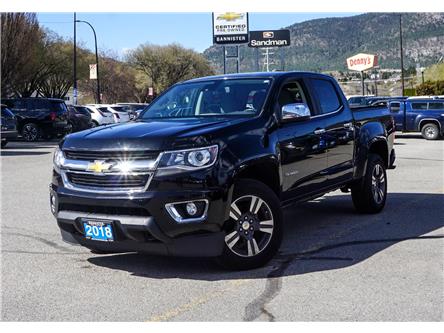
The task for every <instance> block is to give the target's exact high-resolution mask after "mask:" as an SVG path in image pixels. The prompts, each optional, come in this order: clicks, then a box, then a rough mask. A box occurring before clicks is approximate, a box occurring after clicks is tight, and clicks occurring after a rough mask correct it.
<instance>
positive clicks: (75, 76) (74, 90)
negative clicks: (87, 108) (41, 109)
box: [72, 13, 77, 105]
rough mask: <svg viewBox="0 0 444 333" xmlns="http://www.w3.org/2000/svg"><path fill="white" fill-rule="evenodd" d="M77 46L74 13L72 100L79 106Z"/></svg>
mask: <svg viewBox="0 0 444 333" xmlns="http://www.w3.org/2000/svg"><path fill="white" fill-rule="evenodd" d="M76 51H77V46H76V13H74V52H73V63H74V70H73V73H74V82H73V92H72V99H73V104H74V105H76V104H77V54H76Z"/></svg>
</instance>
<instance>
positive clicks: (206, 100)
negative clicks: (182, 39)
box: [140, 79, 271, 119]
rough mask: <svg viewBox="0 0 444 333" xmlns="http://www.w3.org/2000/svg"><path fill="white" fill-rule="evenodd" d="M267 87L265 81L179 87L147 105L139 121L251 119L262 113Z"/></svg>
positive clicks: (198, 84)
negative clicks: (201, 118)
mask: <svg viewBox="0 0 444 333" xmlns="http://www.w3.org/2000/svg"><path fill="white" fill-rule="evenodd" d="M270 85H271V81H270V80H269V79H237V80H215V81H204V82H196V83H185V84H179V85H177V86H174V87H173V88H171V89H170V90H168V91H167V92H166V93H165V94H163V95H162V96H160V97H159V98H158V99H157V100H155V101H154V102H153V103H152V104H150V105H149V106H148V107H147V108H146V109H145V110H144V112H143V113H142V114H141V116H140V118H141V119H155V118H194V117H229V116H254V115H256V114H258V113H259V112H260V110H261V109H262V107H263V104H264V102H265V98H266V96H267V93H268V90H269V88H270Z"/></svg>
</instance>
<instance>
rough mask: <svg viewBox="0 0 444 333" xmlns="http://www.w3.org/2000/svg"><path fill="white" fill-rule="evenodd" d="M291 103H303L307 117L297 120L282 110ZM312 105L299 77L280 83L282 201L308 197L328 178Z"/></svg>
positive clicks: (318, 121)
mask: <svg viewBox="0 0 444 333" xmlns="http://www.w3.org/2000/svg"><path fill="white" fill-rule="evenodd" d="M291 104H299V105H300V104H304V105H305V106H306V107H307V108H308V109H309V110H310V116H309V117H304V118H300V119H298V117H296V116H294V115H293V116H292V115H288V114H286V113H282V109H283V108H284V106H286V105H287V106H289V105H291ZM313 106H314V103H313V102H312V101H311V99H310V97H309V95H308V93H307V89H306V86H305V83H304V81H303V80H302V79H300V80H297V79H296V80H289V81H286V82H284V83H283V84H282V86H281V88H280V92H279V95H278V98H277V101H276V108H277V109H278V112H279V113H280V128H279V130H278V137H279V147H280V158H281V168H282V177H283V188H282V192H283V199H284V200H291V199H294V198H302V197H308V196H309V195H310V194H311V193H315V192H319V191H320V190H321V189H322V188H323V187H325V184H326V181H327V177H326V174H325V172H326V169H327V146H326V141H325V139H324V135H325V134H324V132H323V131H322V129H323V128H324V123H323V122H324V121H323V120H322V119H320V118H318V117H317V116H316V112H315V109H314V107H313ZM285 109H288V107H287V108H285Z"/></svg>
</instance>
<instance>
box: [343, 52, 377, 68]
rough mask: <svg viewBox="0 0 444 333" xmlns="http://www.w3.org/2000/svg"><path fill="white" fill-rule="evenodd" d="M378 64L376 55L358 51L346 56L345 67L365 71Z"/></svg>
mask: <svg viewBox="0 0 444 333" xmlns="http://www.w3.org/2000/svg"><path fill="white" fill-rule="evenodd" d="M377 65H378V56H376V55H374V54H365V53H359V54H357V55H354V56H353V57H350V58H347V67H348V69H349V70H351V71H359V72H362V71H365V70H367V69H370V68H373V67H375V66H377Z"/></svg>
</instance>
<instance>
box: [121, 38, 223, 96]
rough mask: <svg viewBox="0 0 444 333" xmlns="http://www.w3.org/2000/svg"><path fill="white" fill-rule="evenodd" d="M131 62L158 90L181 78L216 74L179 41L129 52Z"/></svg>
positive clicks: (198, 55)
mask: <svg viewBox="0 0 444 333" xmlns="http://www.w3.org/2000/svg"><path fill="white" fill-rule="evenodd" d="M128 61H129V62H130V64H132V65H133V66H135V67H136V68H137V69H138V70H140V71H141V72H143V73H144V74H145V75H146V78H147V81H148V82H149V86H152V87H154V90H155V91H156V93H159V92H161V91H163V90H165V89H166V88H168V87H169V86H171V85H173V84H175V83H177V82H179V81H182V80H187V79H191V78H194V77H198V76H206V75H212V74H214V71H213V69H212V68H211V66H210V65H209V63H208V61H207V60H206V59H205V58H204V57H203V56H202V55H201V54H199V53H197V52H195V51H193V50H191V49H186V48H184V47H182V46H181V45H179V44H170V45H167V46H158V45H153V44H145V45H141V46H139V47H137V48H136V49H135V50H133V51H130V52H129V55H128Z"/></svg>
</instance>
